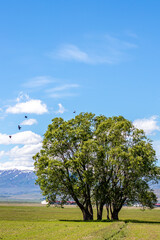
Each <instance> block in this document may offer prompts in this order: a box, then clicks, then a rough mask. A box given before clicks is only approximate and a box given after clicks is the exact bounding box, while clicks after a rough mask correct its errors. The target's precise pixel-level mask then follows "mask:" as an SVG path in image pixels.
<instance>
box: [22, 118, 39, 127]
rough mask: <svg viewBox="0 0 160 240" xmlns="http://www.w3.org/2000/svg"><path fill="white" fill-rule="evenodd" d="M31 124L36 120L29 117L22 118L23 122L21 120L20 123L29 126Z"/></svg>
mask: <svg viewBox="0 0 160 240" xmlns="http://www.w3.org/2000/svg"><path fill="white" fill-rule="evenodd" d="M33 124H37V120H36V119H34V118H30V119H27V120H24V121H23V122H21V124H20V125H28V126H31V125H33Z"/></svg>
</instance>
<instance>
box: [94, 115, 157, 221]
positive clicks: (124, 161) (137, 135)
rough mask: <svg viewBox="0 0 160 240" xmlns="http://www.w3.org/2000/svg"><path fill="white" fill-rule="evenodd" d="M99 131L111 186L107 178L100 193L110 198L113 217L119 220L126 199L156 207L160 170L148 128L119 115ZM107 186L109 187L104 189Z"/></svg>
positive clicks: (99, 128) (108, 203)
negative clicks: (155, 188) (155, 185)
mask: <svg viewBox="0 0 160 240" xmlns="http://www.w3.org/2000/svg"><path fill="white" fill-rule="evenodd" d="M95 134H96V136H97V137H96V138H97V140H98V143H97V144H100V145H101V146H103V148H104V149H105V150H104V152H105V155H104V159H103V162H106V165H107V166H108V179H109V182H108V183H107V186H106V182H104V181H103V183H101V188H102V191H101V190H100V192H101V194H99V195H100V196H101V197H102V199H101V202H102V204H104V203H105V202H104V199H105V198H106V203H107V205H109V206H110V214H111V218H112V219H117V220H118V213H119V211H120V210H121V208H122V206H123V204H124V203H125V202H132V203H134V202H139V203H141V204H142V205H143V206H147V207H150V208H152V207H153V205H154V204H155V203H156V200H157V199H156V196H155V194H154V193H153V190H152V189H150V183H151V181H152V182H157V180H158V179H159V175H160V171H159V168H158V167H157V166H156V161H157V159H156V155H155V151H154V150H153V148H152V144H151V142H150V140H149V139H147V138H146V136H145V134H144V132H143V131H142V130H138V129H136V128H135V127H134V126H133V124H132V123H131V122H130V121H128V120H126V119H125V118H123V117H122V116H119V117H112V118H108V119H106V120H104V121H102V122H101V124H99V125H98V127H97V130H96V132H95ZM105 176H106V174H105ZM105 176H104V177H105ZM103 184H104V187H102V185H103ZM105 187H106V191H103V189H104V188H105ZM103 193H105V195H106V196H104V194H103Z"/></svg>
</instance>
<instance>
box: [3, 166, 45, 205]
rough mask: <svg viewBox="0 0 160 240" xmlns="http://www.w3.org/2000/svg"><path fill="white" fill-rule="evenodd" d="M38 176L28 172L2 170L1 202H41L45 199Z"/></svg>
mask: <svg viewBox="0 0 160 240" xmlns="http://www.w3.org/2000/svg"><path fill="white" fill-rule="evenodd" d="M35 181H36V175H35V174H34V172H33V171H27V170H17V169H14V170H0V201H27V202H28V201H30V202H40V201H41V200H42V199H43V198H44V197H43V196H42V194H41V191H40V188H39V186H38V185H35Z"/></svg>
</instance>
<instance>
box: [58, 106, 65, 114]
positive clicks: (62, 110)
mask: <svg viewBox="0 0 160 240" xmlns="http://www.w3.org/2000/svg"><path fill="white" fill-rule="evenodd" d="M58 106H59V109H58V111H57V112H56V113H57V114H58V113H60V114H63V113H64V112H65V111H66V109H65V108H64V107H63V106H62V104H61V103H59V104H58Z"/></svg>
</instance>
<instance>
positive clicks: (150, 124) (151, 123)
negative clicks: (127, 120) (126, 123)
mask: <svg viewBox="0 0 160 240" xmlns="http://www.w3.org/2000/svg"><path fill="white" fill-rule="evenodd" d="M157 118H158V117H157V116H152V117H150V118H148V119H147V118H143V119H136V120H135V121H134V122H133V124H134V126H135V127H136V128H138V129H143V130H144V132H145V133H146V134H147V135H151V134H153V133H154V132H155V131H160V127H159V126H158V121H157Z"/></svg>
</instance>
